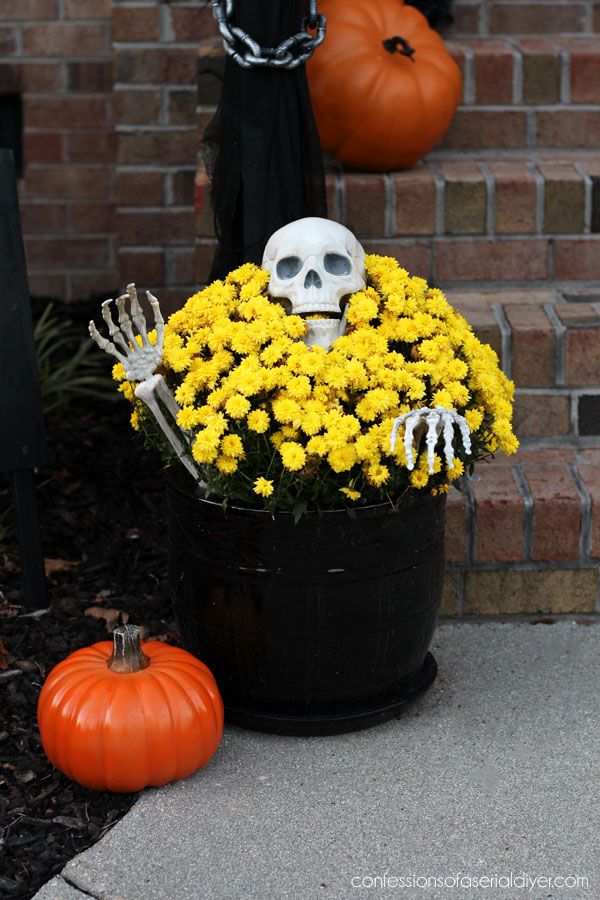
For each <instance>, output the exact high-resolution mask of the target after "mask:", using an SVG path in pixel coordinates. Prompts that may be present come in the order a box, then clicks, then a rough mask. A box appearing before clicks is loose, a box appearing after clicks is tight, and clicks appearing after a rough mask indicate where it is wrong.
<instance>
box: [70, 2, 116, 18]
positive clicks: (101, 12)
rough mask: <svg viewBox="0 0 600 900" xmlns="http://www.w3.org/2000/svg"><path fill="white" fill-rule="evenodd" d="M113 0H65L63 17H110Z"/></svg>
mask: <svg viewBox="0 0 600 900" xmlns="http://www.w3.org/2000/svg"><path fill="white" fill-rule="evenodd" d="M112 6H113V0H65V2H64V10H65V11H64V16H65V19H110V12H111V9H112Z"/></svg>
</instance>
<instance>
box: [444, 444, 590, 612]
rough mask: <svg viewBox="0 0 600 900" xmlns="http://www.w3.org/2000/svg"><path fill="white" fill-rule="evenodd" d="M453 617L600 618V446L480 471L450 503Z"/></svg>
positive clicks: (525, 457)
mask: <svg viewBox="0 0 600 900" xmlns="http://www.w3.org/2000/svg"><path fill="white" fill-rule="evenodd" d="M446 558H447V578H446V591H445V599H444V609H443V612H444V614H445V615H454V616H456V615H501V614H511V615H512V614H515V613H523V614H534V613H540V614H553V613H581V614H593V613H597V612H599V611H600V610H599V608H598V605H597V600H598V587H599V583H598V574H599V568H598V560H599V559H600V446H595V447H591V448H587V449H579V450H575V449H569V448H544V447H535V448H534V447H532V448H528V449H521V450H519V452H518V453H517V454H516V456H515V457H510V458H507V459H504V458H501V459H498V460H497V461H494V462H493V463H491V464H486V463H480V464H479V465H478V466H477V467H476V470H475V474H474V475H473V476H472V477H471V478H470V479H468V480H466V482H465V484H464V490H463V492H462V493H459V492H458V491H454V490H453V491H451V492H450V494H449V495H448V512H447V524H446Z"/></svg>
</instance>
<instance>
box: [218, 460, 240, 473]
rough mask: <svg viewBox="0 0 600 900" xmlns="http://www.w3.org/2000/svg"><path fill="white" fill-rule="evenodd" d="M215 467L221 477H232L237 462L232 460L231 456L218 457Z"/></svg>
mask: <svg viewBox="0 0 600 900" xmlns="http://www.w3.org/2000/svg"><path fill="white" fill-rule="evenodd" d="M215 466H216V467H217V469H218V470H219V472H220V473H221V475H233V473H234V472H235V471H236V470H237V467H238V461H237V459H232V457H231V456H218V457H217V460H216V462H215Z"/></svg>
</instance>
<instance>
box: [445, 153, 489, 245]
mask: <svg viewBox="0 0 600 900" xmlns="http://www.w3.org/2000/svg"><path fill="white" fill-rule="evenodd" d="M442 172H443V175H444V180H445V182H446V185H445V191H444V200H445V211H444V229H445V232H446V234H484V233H485V225H486V222H485V210H486V185H485V181H484V178H483V175H482V173H481V169H480V168H479V166H478V165H477V164H476V163H471V162H459V163H443V165H442Z"/></svg>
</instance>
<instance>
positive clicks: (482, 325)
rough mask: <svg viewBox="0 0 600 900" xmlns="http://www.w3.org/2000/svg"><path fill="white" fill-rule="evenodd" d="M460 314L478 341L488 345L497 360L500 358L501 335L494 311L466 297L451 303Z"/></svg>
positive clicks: (484, 304) (485, 304)
mask: <svg viewBox="0 0 600 900" xmlns="http://www.w3.org/2000/svg"><path fill="white" fill-rule="evenodd" d="M453 305H454V306H455V307H456V308H457V309H458V311H459V312H460V314H461V315H462V316H464V317H465V319H466V320H467V322H468V323H469V325H470V326H471V327H472V329H473V331H474V332H475V334H476V335H477V337H478V338H479V340H480V341H482V342H483V343H484V344H489V345H490V346H491V347H492V348H493V349H494V350H495V352H496V355H497V356H498V359H501V357H502V335H501V333H500V326H499V325H498V322H497V320H496V316H495V315H494V311H493V309H492V308H491V306H489V305H488V304H487V303H478V302H477V301H476V300H470V299H469V298H468V296H466V297H465V298H464V299H461V300H458V301H457V302H455V303H454V302H453Z"/></svg>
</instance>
